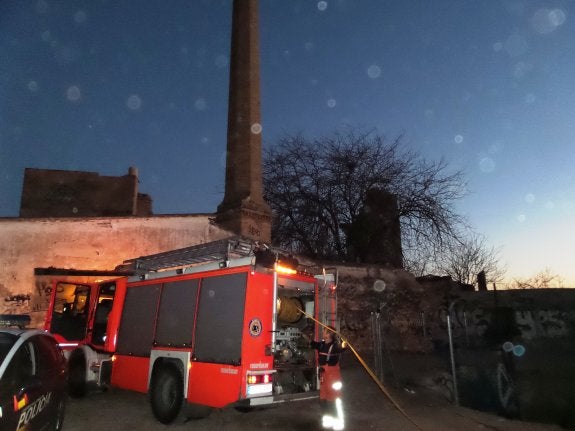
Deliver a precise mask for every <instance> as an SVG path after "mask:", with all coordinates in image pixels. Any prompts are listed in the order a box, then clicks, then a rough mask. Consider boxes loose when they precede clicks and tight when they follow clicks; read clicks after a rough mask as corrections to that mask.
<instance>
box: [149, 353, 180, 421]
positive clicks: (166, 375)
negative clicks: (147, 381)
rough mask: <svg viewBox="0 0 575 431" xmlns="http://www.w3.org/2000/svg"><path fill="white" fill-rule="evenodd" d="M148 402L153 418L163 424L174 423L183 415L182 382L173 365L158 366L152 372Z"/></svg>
mask: <svg viewBox="0 0 575 431" xmlns="http://www.w3.org/2000/svg"><path fill="white" fill-rule="evenodd" d="M150 402H151V404H152V412H153V413H154V417H155V418H156V419H157V420H158V421H160V422H161V423H163V424H169V423H172V422H174V421H175V420H176V419H177V418H178V416H179V415H180V414H181V413H183V411H182V410H183V409H182V405H183V403H184V382H183V378H182V373H181V371H180V370H179V369H178V368H177V367H176V366H175V365H172V364H165V365H160V366H159V367H158V368H157V369H156V370H154V374H153V376H152V385H151V387H150Z"/></svg>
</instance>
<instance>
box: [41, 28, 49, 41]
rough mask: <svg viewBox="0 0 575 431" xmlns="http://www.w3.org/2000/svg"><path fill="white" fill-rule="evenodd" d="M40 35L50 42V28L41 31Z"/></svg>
mask: <svg viewBox="0 0 575 431" xmlns="http://www.w3.org/2000/svg"><path fill="white" fill-rule="evenodd" d="M41 37H42V40H43V41H44V42H50V40H51V39H52V33H50V30H46V31H44V32H42V36H41Z"/></svg>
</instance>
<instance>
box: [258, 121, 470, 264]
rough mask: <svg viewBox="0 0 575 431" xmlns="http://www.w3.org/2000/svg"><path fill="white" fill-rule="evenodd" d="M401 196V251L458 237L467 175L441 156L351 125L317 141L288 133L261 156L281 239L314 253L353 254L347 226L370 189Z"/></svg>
mask: <svg viewBox="0 0 575 431" xmlns="http://www.w3.org/2000/svg"><path fill="white" fill-rule="evenodd" d="M374 189H377V190H383V191H386V192H389V193H393V194H395V195H396V196H397V199H398V210H399V217H400V222H401V231H402V239H403V241H402V242H403V249H404V253H406V254H409V252H410V251H411V250H418V249H419V248H420V247H424V246H428V245H429V244H434V245H438V244H442V243H443V242H445V241H447V240H448V239H450V238H453V237H456V236H457V233H458V231H459V230H460V228H461V226H462V225H463V224H464V219H463V218H462V217H461V216H460V215H459V214H458V213H456V212H455V210H454V205H453V204H454V203H455V202H456V201H457V200H458V199H460V198H461V197H462V196H463V195H464V193H465V184H464V179H463V174H462V172H460V171H455V172H450V170H449V169H448V165H447V163H446V162H445V161H444V160H440V161H437V162H430V161H426V160H424V159H423V158H421V157H420V156H419V155H418V154H417V153H415V152H413V151H407V150H403V149H402V148H401V137H398V138H396V139H395V140H393V141H390V142H388V141H386V140H385V139H384V138H383V137H382V136H380V135H377V134H375V133H372V132H361V131H359V132H358V131H357V130H352V131H349V132H346V133H334V134H333V135H330V136H324V137H321V138H317V139H308V138H306V137H304V136H302V135H301V134H300V135H294V136H286V137H283V138H282V139H280V140H279V142H278V143H277V145H275V146H273V147H271V148H269V149H268V150H267V151H266V152H265V155H264V193H265V198H266V200H267V201H268V202H269V204H270V205H271V207H272V210H273V212H274V215H275V217H276V218H275V220H274V225H273V231H272V236H273V239H274V241H275V242H276V243H278V244H279V245H282V246H284V247H291V248H292V249H294V251H297V252H299V253H304V254H307V255H309V256H314V257H324V258H331V259H339V260H346V259H353V256H352V255H350V250H349V244H348V237H347V234H346V229H347V228H348V227H349V226H351V225H353V224H354V223H355V222H356V221H357V218H358V215H359V214H360V213H361V211H362V208H363V207H364V204H365V201H366V196H367V193H368V192H369V191H370V190H374Z"/></svg>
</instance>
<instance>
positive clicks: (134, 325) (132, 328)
mask: <svg viewBox="0 0 575 431" xmlns="http://www.w3.org/2000/svg"><path fill="white" fill-rule="evenodd" d="M159 298H160V285H159V284H153V285H149V286H136V287H130V288H128V289H127V292H126V300H125V303H124V313H123V315H122V322H121V323H120V330H119V332H118V346H117V353H119V354H120V355H133V356H145V357H148V356H150V350H151V348H152V342H153V341H154V321H155V318H154V316H155V315H156V310H157V305H158V299H159Z"/></svg>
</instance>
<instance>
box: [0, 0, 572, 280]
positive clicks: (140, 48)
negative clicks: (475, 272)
mask: <svg viewBox="0 0 575 431" xmlns="http://www.w3.org/2000/svg"><path fill="white" fill-rule="evenodd" d="M260 11H261V16H260V27H261V33H260V36H261V67H262V70H261V75H262V125H263V139H264V143H265V145H273V143H274V141H275V140H277V138H278V137H279V136H281V135H282V134H284V133H295V132H300V131H301V132H303V133H305V134H308V135H319V134H328V133H331V132H332V131H334V130H336V129H338V128H341V127H345V126H353V127H363V128H366V129H372V128H375V129H376V130H377V131H378V132H380V133H382V134H385V135H387V136H389V137H390V138H393V137H395V136H396V135H398V134H400V133H403V134H405V140H404V142H405V145H406V146H409V147H410V148H413V149H416V150H417V151H419V152H420V153H421V154H422V155H423V156H425V157H426V158H430V159H438V158H441V157H443V158H446V159H447V160H448V161H449V163H450V164H451V166H453V168H456V169H464V170H465V171H466V172H467V177H468V179H469V188H470V192H471V193H470V195H469V196H468V197H467V198H466V199H465V200H464V201H462V202H461V205H460V211H461V212H462V213H464V214H466V215H468V216H469V218H470V220H471V222H472V224H473V225H474V226H475V227H476V229H477V230H479V231H480V232H482V233H484V234H486V235H487V236H488V237H489V240H490V241H491V243H492V244H494V245H496V246H502V247H503V257H504V258H505V260H506V261H507V263H508V267H509V273H510V276H511V277H512V276H526V275H530V274H532V273H534V272H537V271H539V270H541V269H544V268H545V267H549V268H550V269H551V270H552V271H553V272H557V273H560V274H561V275H563V277H564V278H565V280H566V282H567V284H572V285H575V270H574V269H573V268H574V267H573V265H572V264H571V260H572V258H573V256H574V255H575V246H574V244H575V233H573V232H575V230H574V229H573V228H572V222H573V219H574V215H575V180H574V175H573V164H574V163H575V121H574V119H573V116H574V114H575V79H574V78H573V77H574V76H575V55H573V52H572V51H573V46H574V42H575V2H574V1H572V0H541V1H539V0H529V1H528V0H501V1H498V0H497V1H496V0H493V1H480V0H473V1H472V0H433V1H429V0H412V1H411V0H328V1H315V0H260ZM230 21H231V0H193V1H189V0H169V1H168V0H145V1H143V0H142V1H136V0H89V1H88V0H75V1H71V0H69V1H56V0H31V1H29V0H2V1H1V2H0V168H1V171H0V216H17V214H18V208H19V199H20V193H21V187H22V176H23V171H24V168H26V167H35V168H49V169H70V170H85V171H95V172H99V173H100V174H103V175H124V174H125V173H127V170H128V167H129V166H137V167H138V168H139V170H140V187H141V191H142V192H145V193H149V194H150V195H151V196H152V197H153V200H154V210H155V212H156V213H194V212H213V211H215V209H216V206H217V205H218V204H219V203H220V201H221V199H222V197H223V179H224V161H225V145H226V142H225V136H226V120H227V119H226V115H227V92H228V87H227V84H228V59H229V43H230V40H229V38H230Z"/></svg>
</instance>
